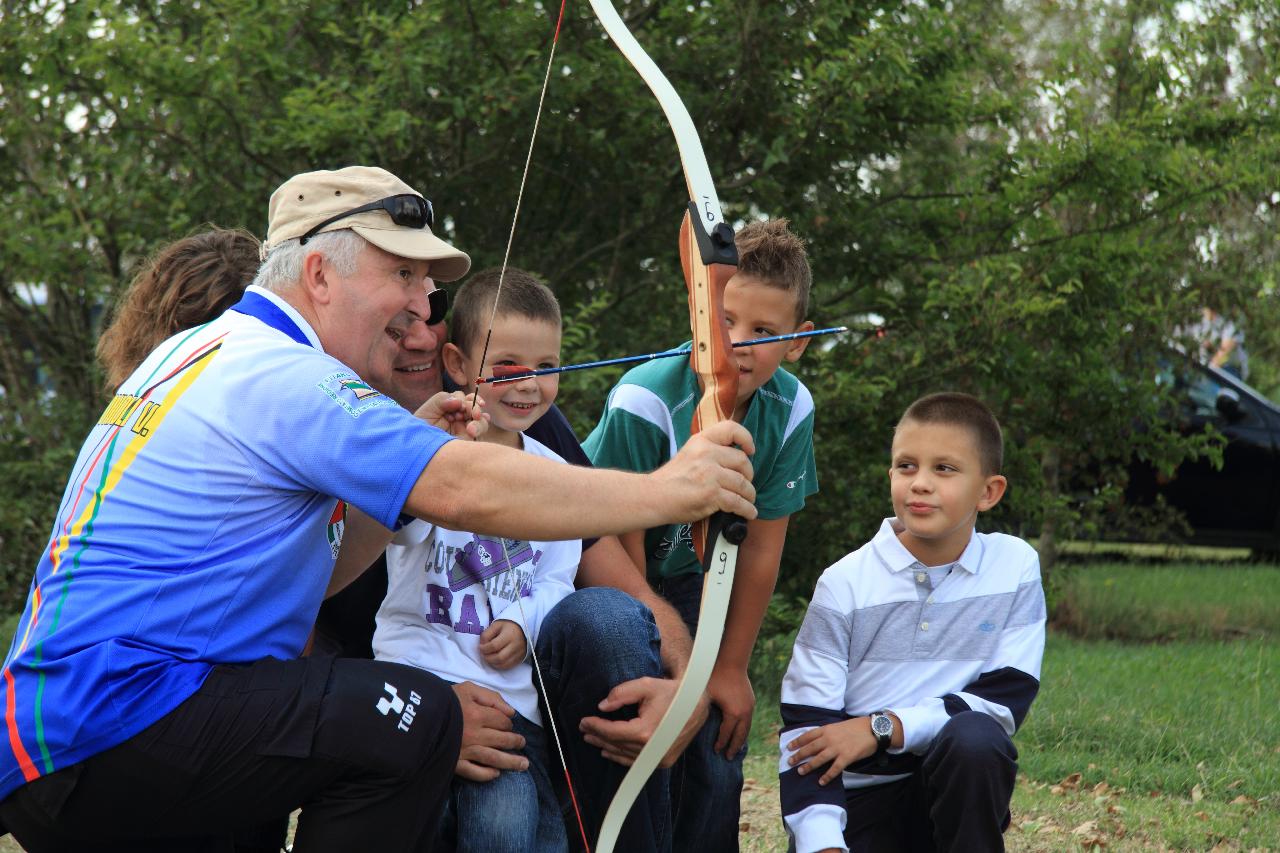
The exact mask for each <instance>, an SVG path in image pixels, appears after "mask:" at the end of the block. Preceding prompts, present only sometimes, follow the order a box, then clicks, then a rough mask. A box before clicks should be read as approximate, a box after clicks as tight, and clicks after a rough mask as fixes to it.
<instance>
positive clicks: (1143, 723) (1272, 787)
mask: <svg viewBox="0 0 1280 853" xmlns="http://www.w3.org/2000/svg"><path fill="white" fill-rule="evenodd" d="M1018 745H1019V749H1020V750H1021V752H1022V759H1021V761H1020V764H1021V768H1022V771H1023V772H1024V773H1026V775H1027V776H1028V777H1030V778H1031V779H1033V780H1036V781H1041V782H1056V781H1058V780H1061V779H1063V778H1065V777H1067V776H1069V775H1070V774H1072V773H1077V772H1078V773H1081V774H1082V778H1081V781H1080V784H1082V785H1088V786H1092V785H1096V784H1097V783H1099V782H1103V781H1105V782H1107V783H1108V784H1109V785H1111V786H1113V787H1116V786H1119V787H1125V788H1128V789H1130V790H1140V791H1143V792H1148V793H1163V794H1171V795H1175V796H1180V797H1190V796H1191V795H1192V793H1193V791H1196V790H1197V789H1198V790H1199V793H1200V794H1201V795H1202V796H1203V797H1205V798H1207V799H1216V800H1230V799H1233V798H1235V797H1237V796H1239V795H1241V794H1244V795H1247V796H1251V797H1255V798H1258V799H1269V800H1270V801H1273V802H1274V804H1275V807H1280V645H1277V644H1276V643H1272V642H1268V641H1262V640H1251V641H1242V642H1236V643H1213V642H1185V643H1175V644H1169V645H1132V644H1123V643H1115V642H1089V641H1082V640H1076V639H1072V638H1070V637H1066V636H1063V635H1060V634H1055V635H1052V636H1051V637H1050V641H1049V644H1048V648H1047V649H1046V652H1045V660H1044V670H1043V673H1042V688H1041V692H1040V696H1039V697H1038V698H1037V699H1036V702H1035V705H1034V706H1033V707H1032V709H1031V713H1030V715H1029V716H1028V718H1027V721H1026V723H1025V725H1024V726H1023V729H1022V731H1021V732H1020V733H1019V735H1018ZM1277 829H1278V830H1280V825H1278V826H1277ZM1277 837H1278V838H1280V832H1278V834H1277Z"/></svg>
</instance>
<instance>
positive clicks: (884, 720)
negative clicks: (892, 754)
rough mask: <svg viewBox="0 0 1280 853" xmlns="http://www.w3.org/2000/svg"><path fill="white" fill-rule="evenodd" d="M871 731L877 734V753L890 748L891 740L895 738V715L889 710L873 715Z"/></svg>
mask: <svg viewBox="0 0 1280 853" xmlns="http://www.w3.org/2000/svg"><path fill="white" fill-rule="evenodd" d="M871 733H872V734H873V735H875V736H876V753H877V754H879V753H882V752H884V751H885V750H886V749H888V748H889V742H890V741H891V740H893V717H890V716H889V712H888V711H887V710H885V711H876V712H875V713H874V714H872V715H871Z"/></svg>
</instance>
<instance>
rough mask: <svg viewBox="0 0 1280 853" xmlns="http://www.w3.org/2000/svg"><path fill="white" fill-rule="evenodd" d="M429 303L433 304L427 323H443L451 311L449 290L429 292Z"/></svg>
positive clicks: (430, 324)
mask: <svg viewBox="0 0 1280 853" xmlns="http://www.w3.org/2000/svg"><path fill="white" fill-rule="evenodd" d="M427 304H428V305H430V306H431V314H430V316H428V317H427V321H426V322H427V325H428V326H434V325H435V324H436V323H443V322H444V317H445V315H446V314H448V313H449V292H448V291H447V290H433V291H431V292H430V293H428V294H427Z"/></svg>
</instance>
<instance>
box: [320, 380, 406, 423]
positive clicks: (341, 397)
mask: <svg viewBox="0 0 1280 853" xmlns="http://www.w3.org/2000/svg"><path fill="white" fill-rule="evenodd" d="M316 387H317V388H319V389H320V390H321V391H323V392H324V393H325V396H327V397H328V398H329V399H330V400H332V401H333V402H335V403H337V404H338V405H339V406H341V407H342V410H343V411H345V412H346V413H347V414H348V415H351V417H353V418H358V417H360V416H361V415H362V414H364V413H365V412H367V411H369V410H370V409H375V408H378V407H379V406H395V405H397V403H396V401H395V400H392V399H391V398H390V397H386V396H384V395H383V394H381V393H379V392H378V390H377V389H375V388H372V387H370V386H369V384H368V383H367V382H365V381H364V380H363V379H361V378H360V377H359V376H356V375H355V374H354V373H351V372H349V371H341V372H338V373H330V374H329V375H328V376H326V377H325V378H324V379H321V380H320V381H319V382H318V383H316Z"/></svg>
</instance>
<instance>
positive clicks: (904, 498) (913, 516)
mask: <svg viewBox="0 0 1280 853" xmlns="http://www.w3.org/2000/svg"><path fill="white" fill-rule="evenodd" d="M892 459H893V464H892V465H891V466H890V467H889V492H890V496H891V497H892V499H893V511H894V513H895V514H896V515H897V517H898V520H899V521H900V522H901V523H902V525H903V528H904V529H903V531H902V532H901V533H899V534H898V539H899V541H901V542H902V544H903V546H904V547H905V548H906V549H907V550H908V551H910V552H911V553H912V555H913V556H915V557H916V559H918V560H920V562H922V563H924V564H925V565H926V566H940V565H944V564H946V563H949V562H952V561H954V560H956V559H959V557H960V555H961V554H963V553H964V549H965V548H966V547H967V546H968V544H969V539H970V537H971V536H972V535H973V527H974V523H975V522H976V520H977V517H978V513H979V512H983V511H985V510H988V509H991V507H993V506H995V505H996V504H997V503H999V502H1000V498H1001V497H1003V496H1004V491H1005V486H1006V481H1005V478H1004V477H1002V476H1000V475H999V474H988V473H987V472H986V471H984V470H983V465H982V457H981V455H980V454H979V452H978V443H977V440H976V438H975V436H974V435H973V433H972V431H971V430H970V429H968V428H966V427H964V426H960V425H956V424H948V423H920V422H919V421H913V420H906V421H903V422H902V423H901V424H899V425H898V429H897V430H896V431H895V432H894V434H893V455H892Z"/></svg>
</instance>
